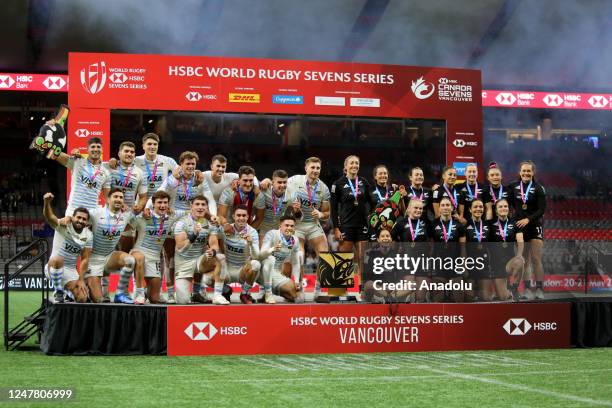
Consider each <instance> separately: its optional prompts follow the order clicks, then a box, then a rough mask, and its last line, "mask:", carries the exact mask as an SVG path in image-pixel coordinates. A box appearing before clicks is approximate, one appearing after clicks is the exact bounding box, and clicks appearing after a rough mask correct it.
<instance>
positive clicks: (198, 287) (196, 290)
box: [192, 282, 202, 293]
mask: <svg viewBox="0 0 612 408" xmlns="http://www.w3.org/2000/svg"><path fill="white" fill-rule="evenodd" d="M201 289H202V286H201V285H200V284H199V283H197V282H194V283H193V291H192V293H200V290H201Z"/></svg>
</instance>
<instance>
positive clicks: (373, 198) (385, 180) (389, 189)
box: [368, 164, 396, 211]
mask: <svg viewBox="0 0 612 408" xmlns="http://www.w3.org/2000/svg"><path fill="white" fill-rule="evenodd" d="M372 174H373V176H374V185H373V186H371V187H370V189H369V191H368V199H369V202H370V211H371V210H373V209H374V208H375V207H376V206H377V205H378V204H380V203H382V202H383V201H384V200H388V199H390V198H391V196H393V193H394V192H395V189H396V187H395V185H393V184H390V183H389V170H388V169H387V166H385V165H384V164H379V165H377V166H376V167H374V171H373V172H372Z"/></svg>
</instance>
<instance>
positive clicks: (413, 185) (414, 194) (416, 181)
mask: <svg viewBox="0 0 612 408" xmlns="http://www.w3.org/2000/svg"><path fill="white" fill-rule="evenodd" d="M408 179H409V180H410V186H409V187H408V188H407V189H405V190H403V191H405V192H406V193H405V195H404V196H402V199H403V201H404V205H405V207H406V208H408V204H409V203H410V200H411V199H413V198H416V199H418V200H421V201H423V204H424V207H423V211H422V213H421V214H422V215H421V217H422V218H423V219H427V218H428V217H427V210H429V211H431V212H432V213H434V210H433V197H432V191H431V189H429V188H427V187H423V182H424V181H425V175H424V173H423V169H421V168H420V167H413V168H411V169H410V173H408ZM400 192H401V190H400Z"/></svg>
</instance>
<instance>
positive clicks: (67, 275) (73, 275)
mask: <svg viewBox="0 0 612 408" xmlns="http://www.w3.org/2000/svg"><path fill="white" fill-rule="evenodd" d="M45 276H46V277H47V279H49V281H50V282H52V280H51V273H49V264H46V265H45ZM76 280H79V273H78V272H77V270H76V268H72V267H68V266H64V272H63V273H62V288H65V287H66V284H67V283H68V282H73V281H76Z"/></svg>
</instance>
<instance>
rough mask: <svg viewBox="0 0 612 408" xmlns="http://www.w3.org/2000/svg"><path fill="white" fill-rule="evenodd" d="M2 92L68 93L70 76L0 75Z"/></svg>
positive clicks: (0, 89)
mask: <svg viewBox="0 0 612 408" xmlns="http://www.w3.org/2000/svg"><path fill="white" fill-rule="evenodd" d="M0 91H36V92H41V91H42V92H67V91H68V75H60V74H49V75H47V74H30V73H0Z"/></svg>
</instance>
